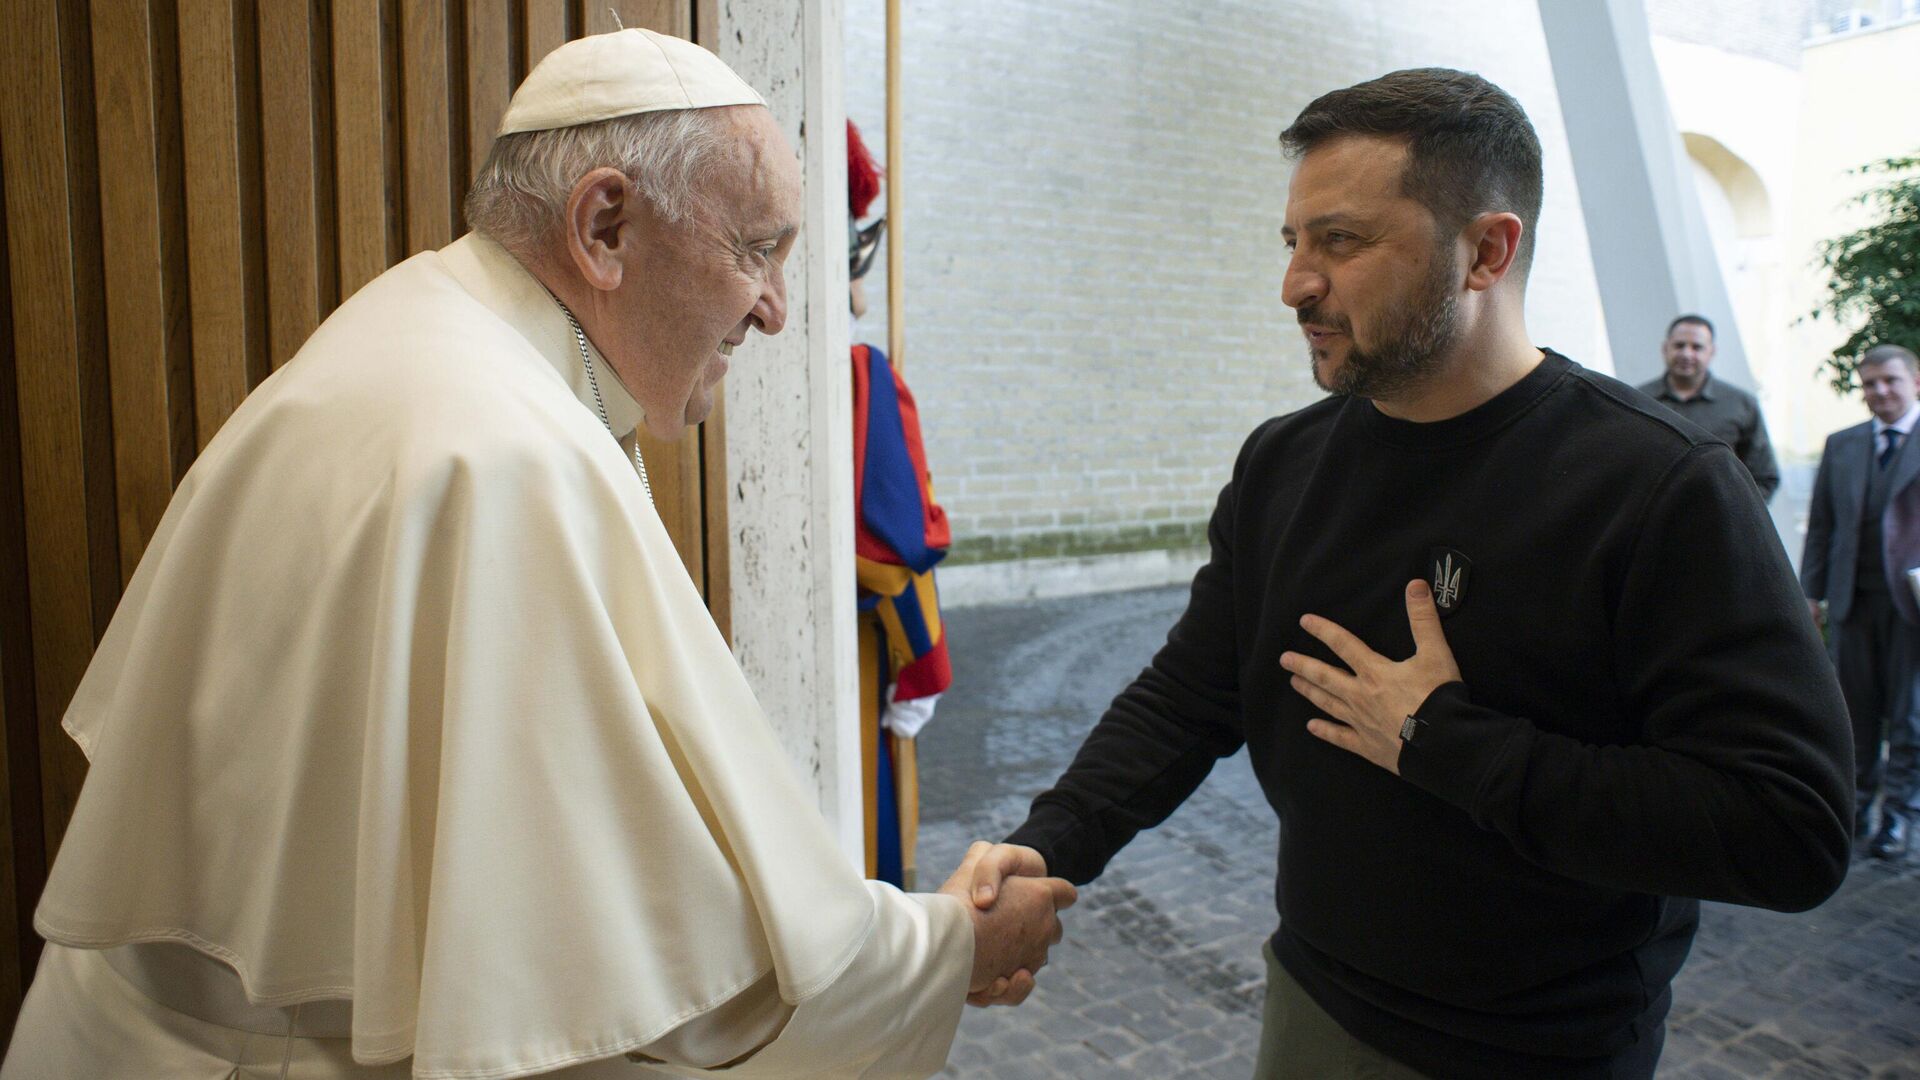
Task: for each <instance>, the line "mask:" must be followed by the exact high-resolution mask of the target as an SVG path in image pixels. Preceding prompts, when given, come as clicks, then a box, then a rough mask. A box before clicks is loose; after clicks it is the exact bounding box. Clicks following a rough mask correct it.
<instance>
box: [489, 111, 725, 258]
mask: <svg viewBox="0 0 1920 1080" xmlns="http://www.w3.org/2000/svg"><path fill="white" fill-rule="evenodd" d="M726 111H727V110H724V109H671V110H663V111H659V112H649V113H640V114H638V115H635V116H617V117H614V118H613V119H611V120H601V121H597V122H595V123H591V124H580V125H577V126H575V127H564V128H552V129H549V130H547V131H519V132H515V133H513V134H511V135H502V136H500V137H499V138H497V139H495V140H493V150H492V151H491V152H490V153H489V154H488V155H487V161H486V164H484V165H482V166H480V172H479V174H478V175H476V176H475V177H474V178H473V187H472V188H470V189H468V191H467V203H466V212H467V224H468V225H469V226H471V227H472V228H473V229H474V230H475V231H477V232H479V233H482V234H483V235H485V236H488V237H491V238H492V239H493V240H494V241H496V242H497V243H499V244H500V245H501V246H502V247H504V248H506V249H507V250H509V251H512V252H516V253H530V252H532V251H533V250H535V249H536V248H537V247H538V246H539V245H540V244H541V243H543V242H544V241H545V240H546V239H547V238H548V237H549V235H550V234H552V233H553V232H554V230H555V229H556V228H557V227H558V226H559V224H560V219H561V217H562V216H563V215H564V214H565V212H566V208H567V198H568V196H569V195H571V194H572V193H573V185H574V184H575V183H577V182H578V181H579V180H580V178H581V177H582V176H585V175H586V174H587V173H589V172H592V171H593V170H595V169H599V168H608V167H611V168H615V169H618V170H620V171H621V172H622V173H624V174H625V175H626V176H627V178H628V179H629V180H632V181H633V183H634V186H635V187H636V188H637V189H638V191H639V192H640V194H641V195H642V196H643V197H645V198H646V199H647V201H648V202H650V203H652V204H653V207H654V210H655V211H657V212H658V213H659V214H660V216H661V217H662V218H664V219H666V220H667V221H668V222H669V223H671V224H679V223H680V222H683V221H686V220H687V219H689V218H690V217H692V216H693V215H694V213H695V212H696V211H697V210H698V209H699V208H700V206H701V204H702V200H703V194H702V189H703V188H704V187H705V183H704V181H705V180H706V178H707V176H708V175H709V173H710V172H711V170H712V169H713V167H714V166H715V165H716V164H717V163H721V162H724V161H727V160H729V158H730V156H731V155H732V154H733V153H734V152H735V150H734V147H735V144H737V143H738V142H739V141H740V136H739V135H738V134H737V133H736V132H735V131H734V130H733V129H732V127H731V125H730V124H729V123H728V118H727V117H726V116H724V115H722V114H723V113H725V112H726Z"/></svg>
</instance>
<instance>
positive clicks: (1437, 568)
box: [976, 69, 1851, 1080]
mask: <svg viewBox="0 0 1920 1080" xmlns="http://www.w3.org/2000/svg"><path fill="white" fill-rule="evenodd" d="M1281 140H1282V143H1283V145H1284V146H1285V147H1286V149H1287V150H1288V151H1289V152H1290V153H1291V154H1292V155H1293V156H1295V157H1296V159H1297V162H1298V165H1297V168H1296V169H1295V171H1294V174H1293V177H1292V181H1291V186H1290V190H1289V194H1288V200H1287V211H1286V219H1285V227H1284V229H1283V230H1282V235H1283V237H1284V239H1285V241H1286V244H1287V247H1288V248H1289V249H1290V250H1291V251H1292V261H1291V263H1290V264H1289V266H1288V268H1287V272H1286V278H1285V282H1284V286H1283V296H1282V299H1284V300H1285V302H1286V303H1287V305H1288V306H1290V307H1292V308H1294V309H1295V310H1296V311H1297V313H1298V316H1299V321H1300V325H1301V329H1302V331H1303V332H1304V333H1305V336H1306V341H1307V348H1308V353H1309V356H1310V358H1311V362H1312V365H1313V374H1314V378H1315V380H1316V381H1317V382H1318V383H1319V384H1320V386H1321V387H1323V388H1324V389H1326V390H1328V391H1330V392H1331V393H1332V394H1333V395H1334V396H1332V397H1329V398H1327V399H1326V400H1324V401H1321V402H1319V403H1317V404H1315V405H1311V406H1309V407H1307V408H1305V409H1302V410H1300V411H1299V412H1296V413H1292V414H1290V415H1287V416H1282V417H1278V418H1276V419H1274V420H1270V421H1268V422H1266V423H1265V424H1263V425H1261V426H1260V427H1259V428H1258V429H1256V430H1255V431H1254V432H1253V435H1252V436H1251V437H1250V438H1249V439H1248V440H1247V442H1246V445H1245V447H1244V448H1243V449H1242V451H1241V453H1240V457H1239V460H1238V461H1237V462H1236V463H1235V464H1234V467H1233V472H1232V478H1231V480H1230V482H1229V483H1228V484H1227V486H1226V488H1225V490H1223V491H1222V492H1221V494H1220V498H1219V502H1218V505H1217V509H1216V510H1215V511H1214V515H1213V520H1212V523H1211V527H1210V530H1209V538H1210V541H1211V548H1212V553H1211V558H1210V560H1209V561H1208V563H1207V564H1206V566H1205V567H1204V568H1202V569H1201V570H1200V571H1199V573H1198V574H1197V575H1196V576H1195V578H1194V581H1193V591H1192V598H1191V600H1190V602H1189V604H1188V607H1187V610H1186V612H1185V613H1184V614H1183V615H1182V616H1181V618H1180V621H1179V622H1178V623H1177V624H1176V625H1175V626H1174V627H1173V630H1172V632H1171V633H1170V634H1169V635H1168V638H1167V643H1166V645H1165V647H1164V648H1162V649H1161V650H1160V652H1159V653H1158V654H1157V655H1156V656H1155V657H1154V658H1153V661H1152V663H1151V664H1150V665H1149V666H1148V667H1147V669H1146V670H1145V671H1144V672H1142V673H1141V675H1140V677H1139V678H1138V679H1137V680H1136V681H1135V682H1134V683H1133V685H1131V686H1130V687H1128V688H1127V689H1126V690H1125V691H1123V692H1122V693H1121V694H1120V696H1119V697H1118V698H1117V699H1116V700H1115V701H1114V703H1113V705H1112V707H1111V709H1110V710H1109V711H1108V712H1107V713H1106V715H1105V716H1104V717H1102V718H1101V720H1100V722H1099V723H1098V725H1097V726H1095V727H1094V729H1093V731H1092V732H1091V734H1090V735H1089V736H1088V737H1087V739H1086V742H1085V744H1084V745H1083V746H1082V747H1081V749H1080V751H1079V754H1078V756H1077V757H1076V758H1075V759H1074V761H1073V764H1072V765H1071V766H1070V767H1069V769H1068V770H1067V772H1066V773H1065V774H1064V775H1063V776H1062V777H1060V779H1059V781H1058V782H1057V784H1056V785H1055V786H1054V788H1053V789H1052V790H1050V791H1047V792H1046V793H1044V794H1042V795H1040V796H1039V798H1037V799H1036V800H1035V801H1034V804H1033V809H1032V812H1031V814H1030V816H1029V817H1028V819H1027V821H1026V822H1025V824H1023V825H1022V826H1020V828H1019V829H1018V830H1016V831H1015V832H1014V833H1013V835H1012V837H1011V838H1010V840H1011V842H1013V843H1017V844H1023V845H1027V846H1029V847H1030V848H1031V850H1030V851H1029V852H1028V853H1027V859H1028V869H1030V870H1032V871H1035V872H1038V871H1040V870H1042V869H1044V870H1047V871H1050V872H1053V873H1057V874H1060V875H1061V876H1063V877H1065V878H1067V879H1068V880H1070V881H1075V882H1081V883H1084V882H1087V881H1089V880H1091V879H1093V878H1094V877H1097V876H1098V875H1099V874H1100V872H1101V870H1102V868H1103V867H1105V865H1106V864H1107V861H1108V860H1109V859H1110V858H1112V857H1113V855H1114V854H1115V852H1117V851H1118V850H1119V849H1120V848H1121V847H1122V846H1123V845H1125V844H1126V843H1127V842H1128V841H1129V840H1130V839H1131V838H1132V837H1133V836H1134V834H1135V833H1137V832H1138V831H1139V830H1141V829H1144V828H1149V827H1151V826H1153V825H1155V824H1157V823H1159V822H1160V821H1161V820H1163V819H1164V818H1166V816H1167V815H1168V814H1170V813H1171V812H1172V811H1173V810H1174V808H1175V807H1177V806H1178V805H1179V804H1180V802H1181V801H1182V800H1184V799H1185V798H1186V797H1187V796H1188V795H1189V794H1191V793H1192V792H1193V790H1194V789H1195V788H1196V787H1197V786H1198V785H1199V784H1200V782H1201V781H1202V780H1203V779H1204V778H1205V777H1206V775H1207V772H1208V770H1209V769H1210V768H1211V767H1212V765H1213V762H1214V761H1215V759H1217V758H1220V757H1223V756H1225V755H1227V754H1231V753H1233V752H1234V751H1235V750H1237V749H1239V748H1240V747H1241V746H1242V745H1245V746H1246V747H1247V748H1248V752H1249V754H1250V756H1251V758H1252V762H1253V765H1254V769H1255V771H1256V773H1257V774H1258V776H1259V779H1260V782H1261V785H1262V787H1263V788H1264V789H1265V791H1266V793H1267V797H1268V799H1269V801H1270V802H1271V803H1272V805H1273V807H1274V810H1275V811H1276V812H1277V813H1278V815H1279V818H1280V826H1281V828H1280V853H1279V875H1278V888H1277V896H1276V901H1277V906H1278V908H1279V915H1280V925H1279V929H1278V930H1277V931H1276V932H1275V934H1274V935H1273V937H1272V938H1271V939H1270V941H1269V943H1268V949H1267V957H1266V959H1267V974H1268V986H1267V1000H1266V1012H1265V1017H1264V1031H1263V1037H1262V1046H1261V1051H1260V1060H1259V1065H1258V1070H1257V1075H1258V1076H1260V1077H1263V1078H1270V1077H1303V1078H1304V1077H1313V1078H1327V1077H1353V1076H1367V1077H1401V1078H1404V1077H1418V1076H1446V1077H1487V1078H1500V1080H1512V1078H1515V1077H1555V1078H1560V1080H1566V1078H1572V1077H1594V1078H1599V1077H1607V1078H1621V1077H1650V1076H1652V1075H1653V1071H1654V1065H1655V1063H1656V1062H1657V1061H1658V1059H1659V1056H1660V1049H1661V1044H1662V1037H1663V1024H1662V1021H1663V1020H1664V1019H1665V1016H1666V1013H1667V1010H1668V1006H1669V1004H1670V1002H1671V993H1670V990H1669V984H1670V982H1671V980H1672V978H1673V976H1674V974H1675V972H1677V971H1678V970H1679V968H1680V965H1681V963H1682V961H1683V960H1684V959H1685V958H1686V955H1687V950H1688V947H1689V945H1690V943H1691V941H1692V938H1693V933H1694V928H1695V926H1696V925H1697V923H1698V919H1699V902H1698V898H1705V899H1713V900H1720V901H1729V902H1733V903H1741V904H1754V905H1759V906H1762V907H1768V908H1774V909H1779V910H1786V911H1794V910H1801V909H1805V908H1809V907H1812V906H1813V905H1815V904H1818V903H1819V902H1820V901H1821V900H1823V899H1825V898H1826V897H1827V896H1828V895H1829V894H1830V893H1832V892H1833V890H1834V889H1835V888H1836V887H1838V885H1839V883H1840V881H1841V878H1842V876H1843V875H1844V874H1845V871H1846V866H1847V828H1848V814H1849V812H1850V810H1851V792H1850V790H1849V776H1850V771H1849V769H1850V766H1849V761H1850V758H1849V748H1848V729H1847V720H1846V709H1845V705H1844V704H1843V702H1842V700H1841V697H1840V692H1839V688H1838V686H1837V685H1836V684H1835V680H1834V676H1833V670H1832V667H1831V666H1830V665H1829V664H1828V663H1827V661H1826V658H1825V655H1824V654H1823V652H1822V649H1821V645H1820V640H1819V638H1818V637H1817V636H1816V635H1815V634H1814V632H1813V628H1812V626H1811V624H1810V623H1809V622H1808V620H1807V618H1806V615H1805V612H1804V609H1803V607H1802V605H1801V601H1800V598H1799V593H1798V590H1797V588H1796V585H1795V582H1794V578H1793V575H1792V572H1791V571H1790V570H1789V568H1788V565H1787V560H1786V557H1785V555H1784V553H1783V552H1782V551H1781V549H1780V546H1779V544H1778V543H1777V542H1775V541H1773V540H1772V539H1771V537H1772V536H1773V535H1774V532H1773V527H1772V525H1771V524H1770V522H1769V520H1768V517H1767V514H1766V510H1765V508H1764V507H1763V506H1762V505H1761V500H1760V497H1759V493H1758V492H1757V491H1756V490H1755V488H1754V486H1753V484H1752V483H1751V482H1750V481H1749V480H1748V479H1747V477H1746V475H1745V473H1744V470H1743V469H1742V466H1741V464H1740V462H1739V460H1738V459H1737V458H1735V457H1734V456H1733V454H1732V452H1731V451H1729V450H1728V449H1727V447H1726V446H1725V445H1724V444H1722V443H1720V442H1718V441H1717V440H1714V439H1712V438H1711V437H1709V436H1708V435H1707V434H1706V433H1705V432H1703V431H1701V430H1700V429H1698V428H1696V427H1694V426H1692V425H1690V424H1685V423H1683V422H1680V421H1678V420H1676V419H1675V418H1674V416H1673V415H1672V414H1671V413H1670V412H1668V411H1667V410H1665V409H1664V408H1661V407H1659V406H1657V405H1655V404H1654V403H1653V402H1651V401H1649V400H1648V399H1647V398H1646V397H1644V396H1642V395H1641V394H1639V393H1638V392H1636V391H1634V390H1633V389H1632V388H1630V387H1628V386H1626V385H1624V384H1622V383H1619V382H1616V381H1614V380H1613V379H1610V378H1607V377H1605V376H1603V375H1598V374H1595V373H1594V372H1591V371H1588V370H1586V369H1584V368H1582V367H1581V366H1580V365H1578V364H1576V363H1575V362H1574V361H1572V360H1571V359H1569V358H1567V357H1565V356H1562V355H1560V354H1558V353H1555V352H1553V351H1552V350H1550V349H1542V348H1536V347H1535V346H1534V345H1533V344H1532V341H1533V339H1532V336H1531V335H1530V334H1529V333H1528V332H1527V328H1526V325H1525V322H1524V319H1523V314H1522V313H1523V300H1524V293H1525V281H1526V275H1527V269H1528V265H1529V262H1530V261H1531V259H1532V255H1533V247H1534V224H1535V221H1536V220H1537V219H1538V216H1539V212H1540V202H1541V189H1542V182H1541V167H1540V144H1539V141H1538V139H1537V137H1536V136H1535V134H1534V131H1533V127H1532V125H1531V124H1530V123H1529V122H1528V120H1527V118H1526V115H1525V113H1524V112H1522V110H1521V108H1520V106H1519V104H1518V103H1517V102H1515V101H1514V100H1513V99H1512V98H1511V97H1509V96H1508V95H1507V94H1506V93H1504V92H1502V91H1501V90H1500V89H1499V88H1497V87H1495V86H1493V85H1491V84H1489V83H1488V82H1486V81H1485V80H1483V79H1481V78H1479V77H1478V76H1474V75H1469V74H1465V73H1461V72H1455V71H1444V70H1437V69H1425V70H1415V71H1401V72H1396V73H1394V74H1391V75H1387V76H1385V77H1383V78H1380V79H1377V80H1374V81H1372V82H1367V83H1362V84H1360V85H1358V86H1354V87H1350V88H1348V89H1344V90H1337V91H1334V92H1333V93H1330V94H1327V95H1325V96H1323V97H1321V98H1320V99H1318V100H1316V101H1314V102H1313V103H1312V104H1310V105H1308V106H1307V108H1306V110H1305V111H1304V112H1302V113H1301V114H1300V116H1299V117H1298V119H1296V120H1295V121H1294V123H1293V124H1292V126H1290V127H1289V128H1288V129H1287V130H1286V132H1285V133H1284V134H1283V135H1282V136H1281ZM1758 538H1767V539H1766V540H1765V541H1764V542H1756V540H1757V539H1758ZM1410 579H1411V580H1410ZM995 872H996V871H995V870H994V869H989V870H988V871H986V872H984V873H982V874H981V876H980V878H979V880H978V881H977V882H976V885H977V886H978V887H979V889H980V890H981V891H982V892H984V894H985V895H988V896H990V895H992V893H993V890H994V887H995V885H996V878H995Z"/></svg>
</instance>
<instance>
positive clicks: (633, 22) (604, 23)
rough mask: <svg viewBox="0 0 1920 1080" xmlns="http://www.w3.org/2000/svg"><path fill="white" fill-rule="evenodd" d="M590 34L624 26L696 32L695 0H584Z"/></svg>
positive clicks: (681, 34) (689, 34)
mask: <svg viewBox="0 0 1920 1080" xmlns="http://www.w3.org/2000/svg"><path fill="white" fill-rule="evenodd" d="M584 7H585V15H586V18H585V19H583V20H582V23H583V24H584V26H585V32H586V33H588V34H605V33H609V32H611V31H614V30H618V29H620V28H621V27H623V26H624V27H629V28H632V27H642V28H644V29H647V30H652V31H655V32H656V33H661V34H672V35H673V36H674V37H682V38H691V37H692V36H693V4H692V2H691V0H584Z"/></svg>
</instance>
